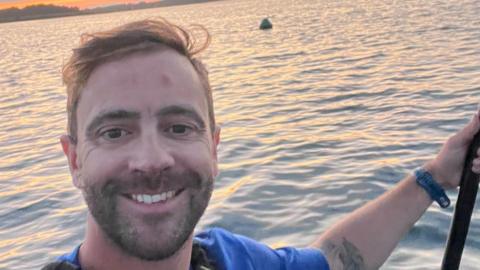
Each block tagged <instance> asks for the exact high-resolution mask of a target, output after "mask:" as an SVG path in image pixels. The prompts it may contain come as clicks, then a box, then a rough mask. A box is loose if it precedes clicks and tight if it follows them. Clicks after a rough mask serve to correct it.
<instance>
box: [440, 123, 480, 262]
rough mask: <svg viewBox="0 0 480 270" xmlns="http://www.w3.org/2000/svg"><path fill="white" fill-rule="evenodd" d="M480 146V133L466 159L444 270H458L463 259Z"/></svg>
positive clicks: (474, 192)
mask: <svg viewBox="0 0 480 270" xmlns="http://www.w3.org/2000/svg"><path fill="white" fill-rule="evenodd" d="M479 146H480V132H478V133H477V134H476V135H475V137H474V138H473V141H472V143H471V144H470V146H469V148H468V152H467V157H466V158H465V165H464V167H463V173H462V179H461V182H460V191H459V193H458V199H457V203H456V205H455V212H454V214H453V221H452V226H451V228H450V235H449V236H448V241H447V247H446V249H445V254H444V255H443V261H442V270H457V269H458V267H459V265H460V260H461V259H462V252H463V247H464V245H465V239H466V238H467V234H468V227H469V226H470V219H471V217H472V212H473V207H474V206H475V199H476V197H477V191H478V183H479V175H478V174H476V173H474V172H472V161H473V159H474V158H475V157H476V156H477V154H476V151H477V149H478V147H479Z"/></svg>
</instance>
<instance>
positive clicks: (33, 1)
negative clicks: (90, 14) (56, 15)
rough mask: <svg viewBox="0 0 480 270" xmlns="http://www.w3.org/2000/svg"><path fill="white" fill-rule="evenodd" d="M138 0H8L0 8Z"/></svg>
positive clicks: (98, 4)
mask: <svg viewBox="0 0 480 270" xmlns="http://www.w3.org/2000/svg"><path fill="white" fill-rule="evenodd" d="M135 2H139V1H138V0H123V1H122V0H87V1H79V0H20V1H9V2H0V9H6V8H11V7H17V8H23V7H26V6H31V5H38V4H52V5H57V6H67V7H79V8H81V9H83V8H88V7H96V6H104V5H112V4H119V3H122V4H125V3H135ZM143 2H152V1H143Z"/></svg>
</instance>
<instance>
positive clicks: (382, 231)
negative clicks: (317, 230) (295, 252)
mask: <svg viewBox="0 0 480 270" xmlns="http://www.w3.org/2000/svg"><path fill="white" fill-rule="evenodd" d="M479 129H480V120H479V116H478V113H477V114H475V116H474V117H473V118H472V120H471V121H470V122H469V123H468V124H467V126H465V127H464V128H463V129H462V130H461V131H459V132H458V133H457V134H455V135H454V136H452V137H451V138H450V139H449V140H448V141H447V142H446V143H445V144H444V145H443V147H442V150H441V151H440V153H439V154H438V155H437V156H436V157H435V159H433V160H432V161H430V162H428V163H427V164H425V165H424V168H425V169H426V170H427V171H429V172H430V173H431V174H432V175H433V177H434V179H436V180H437V182H438V183H439V184H440V185H441V186H442V187H444V188H446V189H448V188H455V187H457V186H458V185H459V183H460V178H461V175H462V169H463V163H464V161H465V155H466V152H467V149H468V146H469V144H470V142H471V141H472V139H473V137H474V135H475V134H476V133H477V132H478V130H479ZM472 169H473V171H474V172H476V173H479V172H480V158H478V157H477V158H476V159H475V160H474V165H473V168H472ZM431 203H432V200H431V199H430V196H429V195H428V194H427V193H426V192H425V190H424V189H422V188H421V187H420V186H419V185H417V183H416V181H415V177H414V176H413V175H410V176H407V177H406V178H405V179H403V180H402V181H401V182H400V183H399V184H398V185H396V186H395V187H394V188H393V189H392V190H390V191H388V192H386V193H385V194H383V195H382V196H380V197H379V198H377V199H375V200H373V201H371V202H369V203H368V204H366V205H365V206H363V207H361V208H359V209H357V210H356V211H354V212H353V213H351V214H349V215H348V216H346V217H345V218H344V219H343V220H341V221H340V222H338V223H337V224H335V225H333V226H332V228H331V229H329V230H327V231H326V232H325V233H323V234H322V235H321V236H320V238H319V239H318V240H317V241H315V242H314V243H313V244H312V246H313V247H317V248H320V249H321V250H322V251H323V252H324V254H325V256H326V257H327V260H328V262H329V264H330V268H331V269H332V270H339V269H359V270H360V269H378V268H379V267H380V266H381V265H382V264H383V263H384V262H385V260H386V259H387V258H388V256H389V255H390V253H391V252H392V251H393V249H394V248H395V246H396V245H397V243H398V242H399V241H400V239H401V238H402V237H403V236H404V235H405V234H406V233H407V232H408V231H409V230H410V228H411V227H412V226H413V225H414V224H415V222H416V221H417V220H418V219H419V218H420V217H421V216H422V214H423V213H424V212H425V211H426V210H427V208H428V207H429V206H430V204H431Z"/></svg>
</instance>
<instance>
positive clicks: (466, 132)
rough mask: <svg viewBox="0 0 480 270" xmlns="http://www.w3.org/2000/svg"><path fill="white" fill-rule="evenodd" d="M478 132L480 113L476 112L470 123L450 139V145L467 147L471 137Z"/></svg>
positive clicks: (479, 128)
mask: <svg viewBox="0 0 480 270" xmlns="http://www.w3.org/2000/svg"><path fill="white" fill-rule="evenodd" d="M479 130H480V111H477V112H476V113H475V115H474V116H473V117H472V119H471V120H470V122H468V124H467V125H466V126H465V127H464V128H463V129H462V130H460V132H458V133H457V134H455V135H454V136H453V137H452V138H451V139H452V142H451V143H452V144H454V145H458V146H463V145H469V144H470V142H471V141H472V140H473V137H474V136H475V134H477V132H478V131H479Z"/></svg>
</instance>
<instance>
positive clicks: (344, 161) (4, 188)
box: [0, 0, 480, 269]
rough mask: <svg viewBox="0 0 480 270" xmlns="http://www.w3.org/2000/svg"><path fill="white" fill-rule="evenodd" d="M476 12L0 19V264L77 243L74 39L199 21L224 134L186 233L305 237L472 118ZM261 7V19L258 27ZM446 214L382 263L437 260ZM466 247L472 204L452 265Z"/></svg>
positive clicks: (475, 233) (315, 5)
mask: <svg viewBox="0 0 480 270" xmlns="http://www.w3.org/2000/svg"><path fill="white" fill-rule="evenodd" d="M479 14H480V1H476V0H457V1H453V0H448V1H440V0H432V1H414V0H407V1H380V0H378V1H362V0H359V1H353V0H350V1H342V0H340V1H326V0H318V1H308V0H298V1H289V0H280V1H274V0H268V1H253V0H245V1H225V2H217V3H209V4H201V5H190V6H181V7H172V8H162V9H150V10H142V11H132V12H125V13H115V14H104V15H95V16H81V17H70V18H59V19H51V20H41V21H29V22H18V23H9V24H0V56H1V57H0V67H1V68H0V117H1V123H2V124H1V128H0V160H1V163H0V204H1V205H2V206H3V207H2V208H0V269H38V268H39V267H40V265H42V264H43V263H45V262H46V261H47V260H49V259H52V258H54V257H55V256H58V255H60V254H62V253H64V252H67V251H69V250H71V249H72V248H73V247H74V246H75V245H77V244H79V243H80V242H81V240H82V238H83V234H84V222H85V216H86V209H85V206H84V203H83V201H82V198H81V195H80V194H79V192H78V191H77V190H76V189H74V188H73V186H72V184H71V182H70V176H69V173H68V168H67V165H66V160H65V158H64V157H63V155H62V153H61V149H60V145H59V143H58V137H59V136H60V135H61V134H63V133H64V132H65V126H66V121H65V117H66V114H65V110H64V107H65V94H64V88H63V87H62V84H61V80H60V71H61V66H62V63H63V62H64V61H65V59H66V58H67V57H68V55H69V53H70V50H71V48H72V47H74V46H75V45H76V44H77V43H78V36H79V35H80V34H81V33H84V32H93V31H97V30H101V29H107V28H110V27H112V26H116V25H120V24H122V23H125V22H129V21H133V20H137V19H142V18H152V17H156V16H164V17H167V18H169V19H171V20H173V21H175V22H179V23H181V24H184V25H185V24H191V23H201V24H203V25H205V26H206V27H207V28H208V29H209V30H210V31H211V33H212V35H213V43H212V46H211V48H210V50H209V51H208V52H207V53H205V54H204V56H203V58H204V59H205V61H206V62H207V63H208V66H209V68H210V72H211V81H212V84H213V87H214V91H215V92H214V97H215V100H216V112H217V115H218V120H219V122H220V124H221V126H222V128H223V130H222V135H223V141H222V144H221V147H220V152H219V155H220V161H221V171H222V172H221V174H220V176H219V177H218V181H217V183H216V190H215V194H214V197H213V200H212V203H211V205H210V208H209V210H208V211H207V213H206V214H205V216H204V218H203V220H202V222H201V225H200V228H205V227H208V226H221V227H224V228H227V229H229V230H232V231H234V232H237V233H241V234H245V235H248V236H250V237H253V238H256V239H258V240H261V241H264V242H266V243H267V244H269V245H272V246H279V245H297V246H304V245H307V244H309V243H310V242H311V241H313V240H314V239H315V237H316V236H317V235H319V234H320V233H321V232H322V231H324V230H325V229H326V228H327V227H328V226H330V225H331V224H333V223H334V222H335V221H337V220H338V219H339V218H341V217H342V216H343V215H344V214H346V213H349V212H351V211H352V210H353V209H355V208H357V207H359V206H361V205H363V204H365V203H366V202H367V201H369V200H370V199H372V198H374V197H377V196H378V195H380V194H381V193H383V192H384V191H386V190H387V189H389V188H390V187H392V186H393V185H394V184H395V183H397V182H398V181H400V180H401V179H402V178H403V177H404V176H405V175H406V174H407V173H409V172H411V171H412V170H413V169H414V168H415V167H417V166H420V165H421V164H422V163H423V162H424V161H426V160H428V159H429V158H431V157H432V156H433V155H434V153H436V151H437V150H438V149H439V147H440V145H441V143H442V142H443V141H444V140H445V139H446V138H447V137H448V135H449V134H451V133H452V132H454V131H455V130H457V129H459V128H460V127H462V125H464V124H465V123H466V122H467V120H468V119H469V118H470V117H471V115H472V114H473V112H474V110H475V108H476V106H477V103H478V102H479V100H480V99H479V97H480V95H479V94H480V46H479V44H480V43H479V42H480V16H479ZM266 15H269V16H271V18H272V21H273V23H274V29H273V30H272V31H266V32H261V31H258V30H257V26H258V23H259V22H260V20H261V19H262V18H263V17H264V16H266ZM450 195H451V197H452V198H454V197H455V196H456V193H455V192H452V193H450ZM477 204H480V203H478V202H477ZM451 215H452V208H450V209H448V210H441V209H439V208H438V207H437V206H432V207H431V208H430V209H429V211H428V212H427V213H426V214H425V215H424V217H423V218H422V219H421V220H420V221H419V222H418V223H417V224H416V226H415V227H414V228H413V229H412V230H411V231H410V232H409V234H408V235H407V236H406V237H405V239H404V240H403V241H402V242H401V243H400V244H399V247H398V248H397V249H396V250H395V252H394V253H393V255H392V256H391V258H390V259H389V260H388V261H387V262H386V263H385V265H384V267H383V268H384V269H438V268H439V265H440V261H441V257H442V254H443V249H444V243H445V240H446V235H447V232H448V228H449V224H450V218H451ZM479 252H480V215H479V211H478V210H477V211H476V212H475V214H474V216H473V220H472V226H471V228H470V237H469V239H468V241H467V247H466V250H465V253H464V260H463V264H462V269H478V265H480V256H478V254H479Z"/></svg>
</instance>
